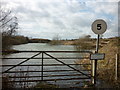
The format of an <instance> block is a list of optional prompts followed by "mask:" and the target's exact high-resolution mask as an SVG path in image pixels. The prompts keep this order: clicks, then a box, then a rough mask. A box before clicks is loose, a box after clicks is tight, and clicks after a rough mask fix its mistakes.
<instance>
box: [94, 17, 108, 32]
mask: <svg viewBox="0 0 120 90" xmlns="http://www.w3.org/2000/svg"><path fill="white" fill-rule="evenodd" d="M106 29H107V24H106V22H105V21H104V20H102V19H98V20H95V21H94V22H93V24H92V31H93V32H94V33H95V34H103V33H104V32H105V31H106Z"/></svg>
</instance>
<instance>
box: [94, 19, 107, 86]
mask: <svg viewBox="0 0 120 90" xmlns="http://www.w3.org/2000/svg"><path fill="white" fill-rule="evenodd" d="M106 29H107V24H106V22H105V21H104V20H102V19H98V20H95V21H94V22H93V24H92V31H93V32H94V33H95V34H97V42H96V51H95V53H96V54H97V53H98V51H99V39H100V34H103V33H104V32H105V31H106ZM97 60H98V59H95V60H93V61H92V83H93V84H94V85H96V75H97Z"/></svg>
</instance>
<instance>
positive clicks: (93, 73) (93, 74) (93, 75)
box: [91, 60, 95, 84]
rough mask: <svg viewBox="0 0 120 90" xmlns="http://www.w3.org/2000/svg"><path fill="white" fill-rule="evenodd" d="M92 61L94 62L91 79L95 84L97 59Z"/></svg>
mask: <svg viewBox="0 0 120 90" xmlns="http://www.w3.org/2000/svg"><path fill="white" fill-rule="evenodd" d="M91 62H92V78H91V81H92V84H95V79H94V77H95V61H94V60H92V61H91Z"/></svg>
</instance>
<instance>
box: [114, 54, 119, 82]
mask: <svg viewBox="0 0 120 90" xmlns="http://www.w3.org/2000/svg"><path fill="white" fill-rule="evenodd" d="M118 59H119V57H118V54H116V60H115V80H118Z"/></svg>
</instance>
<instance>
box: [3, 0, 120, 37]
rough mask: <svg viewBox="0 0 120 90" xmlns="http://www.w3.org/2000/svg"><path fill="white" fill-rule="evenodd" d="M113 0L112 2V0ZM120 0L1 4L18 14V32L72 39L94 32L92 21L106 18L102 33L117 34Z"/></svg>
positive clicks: (39, 0) (9, 0)
mask: <svg viewBox="0 0 120 90" xmlns="http://www.w3.org/2000/svg"><path fill="white" fill-rule="evenodd" d="M113 1H114V2H113ZM118 1H119V0H2V5H3V6H5V8H6V9H9V10H12V12H13V13H14V14H15V15H16V16H17V17H18V21H19V34H21V35H24V36H28V37H32V38H47V39H52V38H53V37H55V36H56V35H59V36H60V37H61V39H75V38H79V37H81V36H84V35H91V36H92V37H96V35H95V34H94V33H93V32H92V30H91V24H92V22H93V21H94V20H96V19H103V20H105V21H106V22H107V25H108V29H107V31H106V32H105V33H104V34H103V35H104V37H105V38H106V37H113V36H118Z"/></svg>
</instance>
